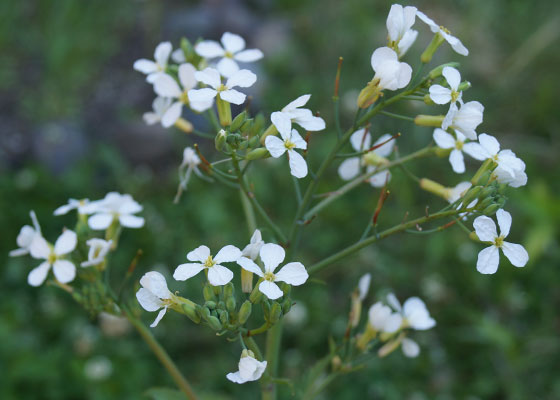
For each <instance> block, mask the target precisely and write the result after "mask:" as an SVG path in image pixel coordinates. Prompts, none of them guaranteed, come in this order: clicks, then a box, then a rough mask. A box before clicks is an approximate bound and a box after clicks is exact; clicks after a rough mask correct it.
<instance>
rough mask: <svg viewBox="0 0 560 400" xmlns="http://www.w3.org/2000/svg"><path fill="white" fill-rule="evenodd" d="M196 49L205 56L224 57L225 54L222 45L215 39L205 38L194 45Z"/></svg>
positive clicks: (200, 54)
mask: <svg viewBox="0 0 560 400" xmlns="http://www.w3.org/2000/svg"><path fill="white" fill-rule="evenodd" d="M194 51H196V52H197V53H198V55H199V56H202V57H204V58H215V57H222V56H223V55H224V54H225V51H224V49H223V48H222V46H220V44H219V43H218V42H215V41H213V40H204V41H202V42H200V43H198V44H197V45H196V46H194Z"/></svg>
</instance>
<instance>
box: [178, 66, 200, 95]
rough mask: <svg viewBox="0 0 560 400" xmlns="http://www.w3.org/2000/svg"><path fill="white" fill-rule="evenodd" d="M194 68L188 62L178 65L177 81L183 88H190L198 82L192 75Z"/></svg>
mask: <svg viewBox="0 0 560 400" xmlns="http://www.w3.org/2000/svg"><path fill="white" fill-rule="evenodd" d="M195 72H196V68H195V67H194V66H193V65H192V64H189V63H185V64H181V65H179V82H181V85H182V86H183V89H184V90H190V89H192V88H193V87H195V86H196V83H197V82H198V81H197V80H196V78H195V77H194V73H195Z"/></svg>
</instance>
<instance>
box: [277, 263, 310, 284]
mask: <svg viewBox="0 0 560 400" xmlns="http://www.w3.org/2000/svg"><path fill="white" fill-rule="evenodd" d="M308 278H309V274H308V273H307V270H306V269H305V267H304V266H303V264H302V263H300V262H291V263H288V264H286V265H284V266H283V267H282V268H281V269H280V271H278V273H276V280H277V281H280V282H286V283H288V284H290V285H293V286H299V285H303V284H304V283H305V282H306V281H307V279H308Z"/></svg>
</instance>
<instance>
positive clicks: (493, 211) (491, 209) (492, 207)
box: [482, 204, 500, 217]
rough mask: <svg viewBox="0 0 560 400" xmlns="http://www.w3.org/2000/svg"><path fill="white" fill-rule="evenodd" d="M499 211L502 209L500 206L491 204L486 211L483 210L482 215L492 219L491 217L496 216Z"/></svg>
mask: <svg viewBox="0 0 560 400" xmlns="http://www.w3.org/2000/svg"><path fill="white" fill-rule="evenodd" d="M499 209H500V205H499V204H490V205H489V206H488V207H486V208H485V209H484V210H482V214H484V215H486V216H488V217H490V216H492V215H494V214H496V211H498V210H499Z"/></svg>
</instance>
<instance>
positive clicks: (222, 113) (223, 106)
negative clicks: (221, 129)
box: [216, 96, 231, 126]
mask: <svg viewBox="0 0 560 400" xmlns="http://www.w3.org/2000/svg"><path fill="white" fill-rule="evenodd" d="M216 108H217V109H218V118H219V119H220V125H222V126H230V125H231V105H230V104H229V103H228V102H227V101H225V100H222V98H221V97H220V96H216Z"/></svg>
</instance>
